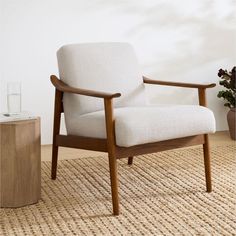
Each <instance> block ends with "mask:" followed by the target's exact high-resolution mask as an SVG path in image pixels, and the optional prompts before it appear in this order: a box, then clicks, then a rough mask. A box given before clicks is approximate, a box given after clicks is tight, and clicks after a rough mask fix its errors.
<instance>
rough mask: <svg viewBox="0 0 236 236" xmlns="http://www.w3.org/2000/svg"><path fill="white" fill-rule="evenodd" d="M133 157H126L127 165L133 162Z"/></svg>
mask: <svg viewBox="0 0 236 236" xmlns="http://www.w3.org/2000/svg"><path fill="white" fill-rule="evenodd" d="M133 159H134V157H128V165H132V164H133Z"/></svg>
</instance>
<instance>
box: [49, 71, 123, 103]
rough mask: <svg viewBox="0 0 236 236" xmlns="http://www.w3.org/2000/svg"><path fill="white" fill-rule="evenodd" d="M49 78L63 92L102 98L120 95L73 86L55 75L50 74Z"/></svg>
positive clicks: (118, 95) (118, 94)
mask: <svg viewBox="0 0 236 236" xmlns="http://www.w3.org/2000/svg"><path fill="white" fill-rule="evenodd" d="M50 80H51V82H52V84H53V85H54V86H55V88H56V89H57V90H59V91H61V92H65V93H74V94H80V95H85V96H90V97H97V98H104V99H111V98H117V97H120V96H121V94H120V93H105V92H99V91H94V90H87V89H81V88H74V87H71V86H69V85H67V84H65V83H64V82H62V81H61V80H59V79H58V78H57V77H56V76H55V75H51V76H50Z"/></svg>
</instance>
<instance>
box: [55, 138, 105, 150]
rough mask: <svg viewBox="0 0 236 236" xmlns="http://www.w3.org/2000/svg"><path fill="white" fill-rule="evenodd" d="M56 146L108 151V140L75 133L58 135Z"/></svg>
mask: <svg viewBox="0 0 236 236" xmlns="http://www.w3.org/2000/svg"><path fill="white" fill-rule="evenodd" d="M56 146H60V147H68V148H80V149H85V150H91V151H98V152H107V140H106V139H99V138H89V137H81V136H75V135H56Z"/></svg>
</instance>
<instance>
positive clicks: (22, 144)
mask: <svg viewBox="0 0 236 236" xmlns="http://www.w3.org/2000/svg"><path fill="white" fill-rule="evenodd" d="M40 152H41V149H40V118H37V119H34V120H25V121H14V122H7V123H1V124H0V207H22V206H26V205H29V204H33V203H37V202H38V200H39V199H40V193H41V153H40Z"/></svg>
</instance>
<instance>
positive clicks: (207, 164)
mask: <svg viewBox="0 0 236 236" xmlns="http://www.w3.org/2000/svg"><path fill="white" fill-rule="evenodd" d="M204 140H205V143H204V144H203V152H204V165H205V178H206V189H207V192H209V193H210V192H211V191H212V185H211V163H210V162H211V160H210V147H209V138H208V134H205V135H204Z"/></svg>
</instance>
